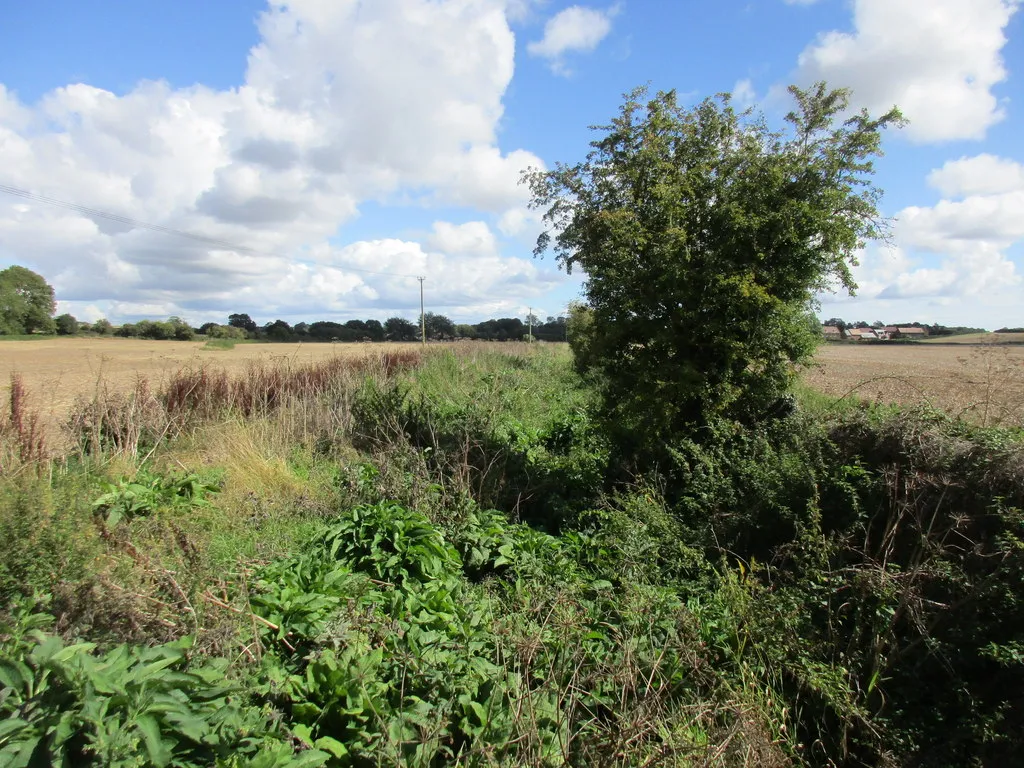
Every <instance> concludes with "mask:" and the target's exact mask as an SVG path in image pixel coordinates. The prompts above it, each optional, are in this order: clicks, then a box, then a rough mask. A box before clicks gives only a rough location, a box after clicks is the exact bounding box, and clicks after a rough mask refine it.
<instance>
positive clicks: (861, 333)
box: [848, 328, 878, 341]
mask: <svg viewBox="0 0 1024 768" xmlns="http://www.w3.org/2000/svg"><path fill="white" fill-rule="evenodd" d="M848 333H849V334H850V338H852V339H854V340H855V341H864V340H866V339H875V340H877V339H878V335H877V334H876V333H875V329H874V328H851V329H850V330H849V331H848Z"/></svg>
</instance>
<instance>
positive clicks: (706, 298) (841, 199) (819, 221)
mask: <svg viewBox="0 0 1024 768" xmlns="http://www.w3.org/2000/svg"><path fill="white" fill-rule="evenodd" d="M789 90H790V93H791V94H792V96H793V98H794V99H795V102H796V106H795V109H794V110H793V111H792V112H791V113H790V114H789V115H788V116H787V118H786V120H787V125H786V127H785V128H784V129H783V130H771V129H770V128H769V127H768V126H767V124H766V122H765V120H764V119H763V118H762V117H759V116H756V115H753V114H752V113H749V112H744V113H740V112H738V111H737V110H736V109H734V107H733V106H732V104H731V100H730V97H729V96H728V95H720V96H718V97H716V98H713V99H707V100H705V101H703V102H701V103H700V104H698V105H696V106H695V107H692V108H686V107H684V106H682V105H680V104H679V102H678V99H677V96H676V94H675V92H672V91H670V92H667V93H666V92H662V93H658V94H657V95H655V96H654V97H653V98H652V97H649V94H648V93H647V91H646V89H638V90H636V91H634V92H633V93H631V94H629V95H628V96H627V99H626V101H625V103H624V104H623V106H622V107H621V110H620V112H619V115H618V116H617V117H616V118H615V119H614V120H612V122H611V124H610V125H607V126H598V127H596V128H595V130H598V131H600V134H601V135H600V136H599V138H597V139H596V140H595V141H593V142H591V147H592V150H591V151H590V153H589V154H588V155H587V157H586V159H585V160H584V161H583V162H580V163H577V164H575V165H563V164H559V165H557V166H556V167H555V169H554V170H551V171H534V172H530V173H528V174H527V177H526V179H527V181H528V182H529V184H530V186H531V191H532V197H533V205H534V206H535V207H537V208H540V209H543V210H544V219H545V221H546V223H547V224H548V230H547V231H546V232H545V233H543V234H542V235H541V236H540V238H539V239H538V242H537V248H536V253H537V254H538V255H540V254H542V253H544V252H545V251H547V250H548V249H549V248H551V249H553V250H554V252H555V254H556V256H557V257H558V259H559V260H560V262H561V264H562V265H563V266H564V267H565V268H566V269H567V270H568V271H571V270H572V269H573V268H576V267H580V268H582V269H583V270H584V271H585V273H586V284H585V291H586V298H587V304H588V305H589V309H590V311H589V313H587V315H586V318H585V320H586V322H585V323H584V324H583V326H582V327H583V328H585V332H581V333H578V334H577V335H576V338H577V340H578V341H580V342H583V345H584V348H583V349H582V350H581V351H582V352H583V354H582V355H581V356H580V359H581V361H582V362H583V364H585V365H586V366H588V367H590V368H591V369H593V370H596V371H597V372H598V373H599V374H600V376H599V377H598V378H599V380H600V381H602V382H603V384H604V387H605V393H604V394H605V398H604V402H605V404H606V408H607V411H608V415H609V416H610V417H611V418H612V420H613V423H615V424H617V425H619V426H621V427H623V428H625V429H627V430H633V431H635V430H641V431H642V433H643V434H646V435H660V436H664V437H670V436H671V435H674V434H687V433H690V434H692V433H693V431H694V430H695V429H699V428H700V427H702V426H705V425H707V424H708V423H710V422H712V421H714V420H716V419H719V418H722V417H725V418H730V419H741V420H744V421H749V420H756V419H757V418H758V417H761V416H764V415H765V414H767V413H770V412H771V411H772V409H773V407H774V406H775V405H776V404H777V403H778V401H779V397H780V395H782V394H783V393H785V391H786V390H787V387H788V386H789V384H790V383H791V378H792V376H793V369H794V364H795V363H800V362H802V361H805V360H807V359H808V357H809V356H810V354H811V353H812V351H813V344H814V339H815V336H816V335H820V334H815V333H813V332H812V330H813V328H814V327H815V326H816V322H812V321H811V320H810V318H809V316H808V315H809V312H810V310H811V309H812V308H813V306H814V299H813V297H814V295H815V292H818V291H821V290H825V289H828V288H830V287H833V286H842V287H845V288H846V289H848V290H850V291H853V289H854V288H855V285H854V281H853V278H852V276H851V272H850V267H851V265H852V264H854V263H855V261H854V258H855V254H856V252H857V250H858V248H860V247H861V246H862V244H863V243H864V242H865V241H866V240H870V239H873V238H877V237H879V236H881V235H883V234H884V231H885V221H884V220H883V219H882V218H881V217H880V215H879V211H878V208H877V204H878V201H879V198H880V195H881V193H880V191H879V190H878V189H877V188H875V187H874V186H873V185H872V184H871V181H870V176H871V173H872V170H873V169H872V158H873V157H874V156H876V155H879V154H880V143H881V136H882V131H883V129H884V128H885V127H886V126H889V125H898V124H900V123H901V122H902V117H901V116H900V114H899V112H898V111H897V110H896V109H895V108H894V109H893V110H892V111H890V112H888V113H886V114H885V115H883V116H881V117H879V118H872V117H871V116H869V115H868V114H867V113H866V112H863V111H862V112H859V113H853V114H852V115H851V114H849V113H848V105H849V92H848V91H846V90H829V89H828V88H827V87H826V85H825V84H824V83H819V84H817V85H815V86H814V87H812V88H810V89H807V90H803V89H800V88H797V87H791V88H790V89H789ZM583 317H584V316H583V315H580V321H581V322H582V320H583ZM572 338H573V333H572V327H571V326H570V339H572Z"/></svg>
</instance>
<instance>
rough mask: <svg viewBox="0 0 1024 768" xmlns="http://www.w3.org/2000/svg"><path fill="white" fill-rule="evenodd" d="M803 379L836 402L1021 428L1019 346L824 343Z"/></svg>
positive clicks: (1023, 387) (1022, 363)
mask: <svg viewBox="0 0 1024 768" xmlns="http://www.w3.org/2000/svg"><path fill="white" fill-rule="evenodd" d="M803 378H804V381H805V383H807V384H808V385H810V386H811V387H812V388H813V389H816V390H818V391H819V392H823V393H825V394H827V395H833V396H836V397H843V396H848V397H850V398H854V397H856V398H859V399H862V400H875V401H880V402H885V403H899V404H902V405H913V404H930V405H932V406H934V407H936V408H940V409H942V410H944V411H946V412H947V413H950V414H952V415H954V416H963V417H964V418H967V419H970V420H972V421H975V422H977V423H980V424H988V425H993V424H1003V425H1012V426H1022V425H1024V347H1019V346H994V345H988V344H986V345H979V346H966V345H961V346H940V345H933V344H892V345H885V344H826V345H824V346H822V347H821V349H820V350H819V351H818V356H817V366H816V367H813V368H811V369H809V370H807V371H806V372H805V373H804V377H803Z"/></svg>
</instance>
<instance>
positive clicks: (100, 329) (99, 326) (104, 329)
mask: <svg viewBox="0 0 1024 768" xmlns="http://www.w3.org/2000/svg"><path fill="white" fill-rule="evenodd" d="M92 332H93V333H97V334H99V335H100V336H109V335H110V334H111V333H113V332H114V326H113V325H111V323H110V321H109V320H107V319H106V318H105V317H101V318H100V319H99V320H97V321H96V322H95V323H93V324H92Z"/></svg>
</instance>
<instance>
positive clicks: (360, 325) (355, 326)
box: [345, 320, 366, 337]
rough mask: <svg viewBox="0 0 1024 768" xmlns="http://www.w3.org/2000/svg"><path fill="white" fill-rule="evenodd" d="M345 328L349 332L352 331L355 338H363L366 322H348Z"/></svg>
mask: <svg viewBox="0 0 1024 768" xmlns="http://www.w3.org/2000/svg"><path fill="white" fill-rule="evenodd" d="M345 327H346V328H348V329H349V330H350V331H353V332H354V333H355V334H356V335H357V336H359V337H363V336H365V335H366V321H365V320H349V321H348V322H346V323H345Z"/></svg>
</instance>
